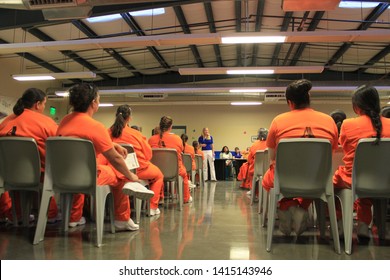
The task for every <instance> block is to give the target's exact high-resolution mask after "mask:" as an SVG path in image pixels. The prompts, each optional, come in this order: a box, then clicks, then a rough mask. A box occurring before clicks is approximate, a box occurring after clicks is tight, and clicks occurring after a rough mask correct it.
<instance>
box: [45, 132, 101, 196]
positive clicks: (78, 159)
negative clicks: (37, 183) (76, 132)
mask: <svg viewBox="0 0 390 280" xmlns="http://www.w3.org/2000/svg"><path fill="white" fill-rule="evenodd" d="M96 172H97V171H96V155H95V149H94V147H93V144H92V142H91V141H89V140H85V139H81V138H74V137H49V138H48V139H47V140H46V169H45V183H46V180H47V178H48V179H49V180H51V182H52V186H53V190H54V191H55V192H62V193H74V192H80V193H85V194H92V195H94V194H95V192H96V176H97V173H96Z"/></svg>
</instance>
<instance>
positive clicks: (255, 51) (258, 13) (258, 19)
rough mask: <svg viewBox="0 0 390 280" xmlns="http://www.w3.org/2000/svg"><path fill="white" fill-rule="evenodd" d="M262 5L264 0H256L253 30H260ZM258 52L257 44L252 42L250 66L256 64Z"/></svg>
mask: <svg viewBox="0 0 390 280" xmlns="http://www.w3.org/2000/svg"><path fill="white" fill-rule="evenodd" d="M264 5H265V0H258V1H257V10H256V17H255V32H260V31H261V26H262V24H263V14H264ZM258 53H259V44H253V49H252V62H251V65H252V66H257V54H258Z"/></svg>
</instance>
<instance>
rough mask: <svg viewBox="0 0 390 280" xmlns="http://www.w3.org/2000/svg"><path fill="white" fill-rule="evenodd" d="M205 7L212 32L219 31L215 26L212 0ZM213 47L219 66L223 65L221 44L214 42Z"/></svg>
mask: <svg viewBox="0 0 390 280" xmlns="http://www.w3.org/2000/svg"><path fill="white" fill-rule="evenodd" d="M204 9H205V12H206V16H207V21H208V23H209V30H210V33H216V32H217V28H216V26H215V21H214V15H213V9H212V6H211V3H210V2H205V3H204ZM213 48H214V53H215V57H216V60H217V65H218V67H223V62H222V55H221V49H220V48H219V45H217V44H214V45H213Z"/></svg>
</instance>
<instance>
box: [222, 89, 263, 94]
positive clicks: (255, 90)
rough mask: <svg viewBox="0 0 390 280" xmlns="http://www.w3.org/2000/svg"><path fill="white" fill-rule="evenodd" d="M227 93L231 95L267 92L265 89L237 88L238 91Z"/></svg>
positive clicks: (232, 90)
mask: <svg viewBox="0 0 390 280" xmlns="http://www.w3.org/2000/svg"><path fill="white" fill-rule="evenodd" d="M229 92H231V93H240V92H244V93H245V92H254V93H256V92H258V93H260V92H267V89H266V88H238V89H230V90H229Z"/></svg>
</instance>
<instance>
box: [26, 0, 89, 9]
mask: <svg viewBox="0 0 390 280" xmlns="http://www.w3.org/2000/svg"><path fill="white" fill-rule="evenodd" d="M86 2H87V0H23V3H24V5H25V6H26V7H27V8H28V9H30V10H43V9H54V8H65V7H76V6H79V5H82V4H85V3H86Z"/></svg>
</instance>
